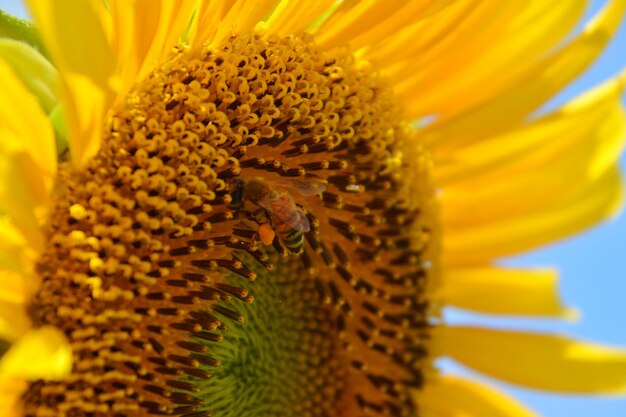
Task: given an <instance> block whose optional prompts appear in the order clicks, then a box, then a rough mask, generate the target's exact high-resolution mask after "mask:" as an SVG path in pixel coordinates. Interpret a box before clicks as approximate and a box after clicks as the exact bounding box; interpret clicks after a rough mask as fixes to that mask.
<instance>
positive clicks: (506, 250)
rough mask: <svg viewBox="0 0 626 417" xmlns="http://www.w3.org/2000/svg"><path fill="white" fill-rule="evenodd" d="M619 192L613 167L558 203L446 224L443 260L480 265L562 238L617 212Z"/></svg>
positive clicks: (620, 188) (619, 184)
mask: <svg viewBox="0 0 626 417" xmlns="http://www.w3.org/2000/svg"><path fill="white" fill-rule="evenodd" d="M546 178H548V177H546ZM555 192H556V191H555ZM622 194H623V184H622V181H621V178H620V174H619V172H618V170H617V168H614V169H610V170H609V171H607V172H606V173H605V174H604V175H602V176H601V177H600V178H599V179H598V180H597V181H592V182H589V183H587V184H586V186H585V187H584V188H583V189H581V190H579V191H578V192H577V193H575V194H574V195H572V196H568V198H566V199H563V200H561V201H558V202H557V203H556V204H553V205H550V206H546V207H544V208H539V209H537V210H535V211H530V212H526V213H524V214H523V215H519V216H512V217H509V218H506V219H503V220H501V221H497V222H491V223H485V224H480V225H477V226H469V227H465V228H453V227H448V228H447V229H446V230H445V240H444V250H443V260H442V261H443V262H444V264H445V265H447V266H453V265H468V264H471V265H480V264H484V263H488V262H489V261H490V260H491V259H494V258H496V257H500V256H505V255H512V254H515V253H519V252H522V251H525V250H529V249H533V248H536V247H539V246H541V245H543V244H546V243H550V242H554V241H556V240H559V239H562V238H565V237H567V236H570V235H572V234H574V233H578V232H580V231H582V230H584V229H586V228H588V227H590V226H592V225H594V224H596V223H598V222H600V221H602V220H604V219H606V218H607V217H609V216H611V215H612V214H613V213H615V212H616V210H617V209H618V207H619V205H620V203H621V201H622ZM474 209H475V210H480V208H474Z"/></svg>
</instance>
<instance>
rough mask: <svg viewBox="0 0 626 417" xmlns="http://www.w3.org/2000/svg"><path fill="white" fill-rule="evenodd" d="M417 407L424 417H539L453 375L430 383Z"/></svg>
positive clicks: (495, 391) (509, 399)
mask: <svg viewBox="0 0 626 417" xmlns="http://www.w3.org/2000/svg"><path fill="white" fill-rule="evenodd" d="M418 404H419V405H420V412H423V415H424V417H435V416H446V417H537V414H535V413H534V412H532V411H531V410H529V409H527V408H526V407H524V406H523V405H522V404H520V403H519V402H518V401H516V400H515V399H513V398H511V397H509V396H507V395H505V394H503V393H502V392H501V391H499V390H496V389H494V388H491V387H488V386H486V385H482V384H478V383H476V382H473V381H468V380H465V379H462V378H458V377H455V376H450V375H447V376H440V377H438V378H436V379H435V380H433V381H428V383H427V384H425V385H424V388H423V389H422V390H421V391H420V392H419V394H418ZM420 415H422V413H420Z"/></svg>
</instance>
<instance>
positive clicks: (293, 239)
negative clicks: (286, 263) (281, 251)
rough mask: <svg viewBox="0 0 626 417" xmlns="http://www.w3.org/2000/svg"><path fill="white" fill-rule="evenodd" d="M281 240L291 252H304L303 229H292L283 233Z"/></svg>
mask: <svg viewBox="0 0 626 417" xmlns="http://www.w3.org/2000/svg"><path fill="white" fill-rule="evenodd" d="M280 240H281V241H282V243H283V245H285V247H286V248H287V249H288V250H289V252H291V253H293V254H296V255H297V254H299V253H301V252H302V247H303V246H304V233H302V232H301V231H299V230H290V231H289V232H288V233H286V234H284V235H281V239H280Z"/></svg>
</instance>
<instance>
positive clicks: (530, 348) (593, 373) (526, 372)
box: [436, 326, 626, 394]
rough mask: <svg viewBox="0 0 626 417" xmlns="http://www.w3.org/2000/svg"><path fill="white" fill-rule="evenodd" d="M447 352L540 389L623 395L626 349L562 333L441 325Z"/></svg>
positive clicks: (482, 369)
mask: <svg viewBox="0 0 626 417" xmlns="http://www.w3.org/2000/svg"><path fill="white" fill-rule="evenodd" d="M436 337H441V339H440V341H441V342H442V344H441V346H442V349H443V350H444V352H442V353H444V354H445V355H449V356H450V357H452V358H454V359H456V360H458V361H459V362H461V363H463V364H465V365H467V366H469V367H471V368H474V369H476V370H477V371H480V372H483V373H485V374H488V375H490V376H493V377H496V378H499V379H502V380H504V381H508V382H511V383H514V384H518V385H523V386H527V387H531V388H538V389H542V390H550V391H560V392H572V393H586V394H618V393H620V394H623V393H625V392H626V350H623V349H617V348H610V347H606V346H602V345H598V344H591V343H585V342H581V341H576V340H571V339H568V338H566V337H563V336H555V335H548V334H538V333H525V332H515V331H504V330H493V329H486V328H479V327H465V326H459V327H441V328H438V329H437V330H436Z"/></svg>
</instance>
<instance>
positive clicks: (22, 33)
mask: <svg viewBox="0 0 626 417" xmlns="http://www.w3.org/2000/svg"><path fill="white" fill-rule="evenodd" d="M0 37H2V38H9V39H15V40H17V41H22V42H25V43H27V44H28V45H30V46H32V47H33V48H35V49H37V50H38V51H39V52H40V53H41V54H42V55H44V56H45V57H46V58H49V57H48V54H47V53H46V50H45V48H44V46H43V42H42V40H41V35H40V34H39V31H38V30H37V28H36V27H35V25H34V24H33V23H32V22H29V21H28V20H24V19H20V18H17V17H15V16H12V15H10V14H8V13H6V12H4V11H2V10H0Z"/></svg>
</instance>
